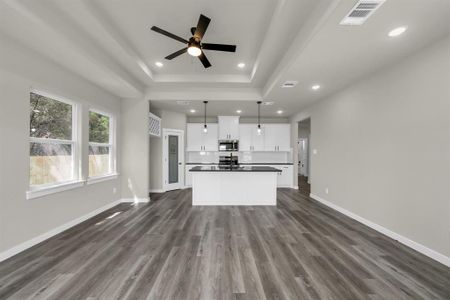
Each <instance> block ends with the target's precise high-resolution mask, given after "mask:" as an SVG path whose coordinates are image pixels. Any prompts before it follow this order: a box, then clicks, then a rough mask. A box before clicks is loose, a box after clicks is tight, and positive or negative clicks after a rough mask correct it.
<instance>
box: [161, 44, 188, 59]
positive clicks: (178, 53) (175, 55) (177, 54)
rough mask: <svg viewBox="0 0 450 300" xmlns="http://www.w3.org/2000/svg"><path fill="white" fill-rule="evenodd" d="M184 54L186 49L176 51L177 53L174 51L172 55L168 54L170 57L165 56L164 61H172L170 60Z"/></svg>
mask: <svg viewBox="0 0 450 300" xmlns="http://www.w3.org/2000/svg"><path fill="white" fill-rule="evenodd" d="M186 52H187V47H186V48H183V49H180V50H178V51H176V52H174V53H172V54H170V55H167V56H166V57H165V59H168V60H172V59H174V58H175V57H177V56H180V55H181V54H183V53H186Z"/></svg>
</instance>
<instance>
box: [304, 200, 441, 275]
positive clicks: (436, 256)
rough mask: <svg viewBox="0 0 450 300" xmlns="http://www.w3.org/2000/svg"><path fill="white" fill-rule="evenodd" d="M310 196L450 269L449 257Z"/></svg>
mask: <svg viewBox="0 0 450 300" xmlns="http://www.w3.org/2000/svg"><path fill="white" fill-rule="evenodd" d="M309 196H310V197H311V198H313V199H314V200H317V201H319V202H320V203H322V204H324V205H326V206H328V207H330V208H332V209H334V210H337V211H338V212H340V213H343V214H344V215H346V216H348V217H350V218H352V219H354V220H356V221H358V222H360V223H362V224H364V225H366V226H368V227H370V228H372V229H374V230H376V231H378V232H380V233H382V234H384V235H386V236H388V237H390V238H391V239H394V240H396V241H398V242H400V243H402V244H403V245H406V246H408V247H410V248H412V249H414V250H416V251H417V252H420V253H422V254H424V255H426V256H428V257H430V258H432V259H434V260H436V261H438V262H440V263H441V264H443V265H446V266H447V267H450V257H447V256H445V255H444V254H441V253H439V252H436V251H434V250H432V249H430V248H428V247H426V246H424V245H422V244H419V243H417V242H414V241H412V240H410V239H408V238H407V237H404V236H402V235H400V234H398V233H395V232H393V231H391V230H389V229H387V228H385V227H383V226H381V225H378V224H376V223H374V222H372V221H369V220H367V219H364V218H363V217H360V216H358V215H356V214H354V213H352V212H350V211H348V210H346V209H344V208H342V207H340V206H337V205H336V204H333V203H331V202H329V201H327V200H325V199H322V198H320V197H319V196H316V195H314V194H310V195H309Z"/></svg>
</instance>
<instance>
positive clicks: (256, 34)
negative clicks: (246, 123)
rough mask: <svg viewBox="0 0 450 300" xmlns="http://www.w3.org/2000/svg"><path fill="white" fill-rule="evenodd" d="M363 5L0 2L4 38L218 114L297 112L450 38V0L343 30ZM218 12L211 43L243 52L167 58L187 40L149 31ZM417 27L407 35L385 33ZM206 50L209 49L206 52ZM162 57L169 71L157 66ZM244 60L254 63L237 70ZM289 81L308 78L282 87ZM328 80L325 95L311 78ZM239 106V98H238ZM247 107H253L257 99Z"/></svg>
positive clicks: (157, 101) (95, 78)
mask: <svg viewBox="0 0 450 300" xmlns="http://www.w3.org/2000/svg"><path fill="white" fill-rule="evenodd" d="M355 3H356V0H278V1H276V0H245V1H242V0H227V1H223V0H148V1H143V0H140V1H139V0H133V1H125V0H114V1H112V0H40V1H36V0H0V38H1V37H2V36H6V37H7V39H4V41H13V42H15V43H18V44H20V45H23V46H24V47H27V48H30V49H32V50H34V51H36V52H38V53H40V54H41V55H43V56H45V57H47V58H49V59H51V60H53V61H54V62H56V63H58V64H60V65H62V66H64V67H65V68H67V69H69V70H71V71H73V72H75V73H77V74H79V75H81V76H82V77H84V78H85V79H87V80H89V81H91V82H92V83H94V84H96V85H98V86H100V87H102V88H104V89H105V90H108V91H110V92H111V93H113V94H116V95H118V96H121V97H136V96H142V95H145V97H147V98H148V99H149V100H153V102H152V103H153V105H154V106H156V107H161V108H162V107H165V108H167V107H172V108H173V109H174V110H177V111H183V110H186V108H185V107H181V108H180V107H178V106H176V105H174V104H173V103H174V101H175V100H190V101H192V102H191V103H192V105H193V106H196V105H197V104H198V103H201V101H202V100H210V101H211V102H214V101H216V103H214V104H211V107H213V106H214V107H215V108H214V109H216V110H217V111H218V113H220V114H225V113H226V112H227V111H229V110H231V111H232V110H235V109H237V108H239V107H240V108H241V109H243V110H244V115H245V116H254V112H252V107H254V106H255V105H256V104H255V101H257V100H267V101H274V102H275V105H274V106H272V107H271V108H270V109H268V110H267V111H265V114H266V115H267V116H269V115H271V114H272V115H273V116H277V114H276V110H278V109H282V110H283V111H284V112H285V113H284V116H288V115H291V114H294V113H296V112H297V111H298V110H300V109H301V108H302V107H305V106H307V105H310V104H311V103H313V102H314V101H318V100H319V99H321V98H323V97H324V96H326V95H329V94H330V93H334V92H336V91H338V90H339V89H342V88H343V87H345V86H347V85H349V84H351V83H352V82H354V81H356V80H358V79H360V78H362V77H364V76H367V75H368V74H371V73H373V72H375V71H376V70H378V69H380V68H383V67H385V66H389V65H391V64H393V63H395V62H396V61H398V60H400V59H402V58H403V57H406V56H408V55H410V54H412V53H413V52H415V51H417V50H419V49H421V48H423V47H425V46H427V45H430V44H431V43H433V42H435V41H438V40H439V39H441V38H442V37H444V36H447V35H449V34H450V1H449V0H387V1H386V2H385V4H383V5H382V6H381V8H380V9H379V10H377V11H376V12H375V13H374V14H373V15H372V17H370V18H369V20H368V21H367V22H366V23H365V24H364V25H362V26H340V25H339V22H340V20H341V19H342V18H343V17H344V16H345V15H346V14H347V13H348V11H349V10H350V9H351V8H352V7H353V6H354V5H355ZM200 13H202V14H205V15H207V16H208V17H210V18H211V19H212V21H211V23H210V26H209V28H208V30H207V33H206V35H205V37H204V41H205V42H211V43H226V44H236V45H237V52H236V53H225V52H214V51H208V52H207V56H208V58H209V60H210V61H211V63H212V65H213V66H212V67H211V68H209V69H204V68H203V67H202V65H201V64H200V62H199V61H198V60H197V59H196V58H192V57H190V56H189V55H187V54H185V55H182V56H180V57H178V58H176V59H174V60H172V61H167V60H164V56H166V55H168V54H170V53H172V52H174V51H176V50H178V49H181V48H182V47H183V44H182V43H179V42H177V41H175V40H171V39H169V38H167V37H165V36H162V35H160V34H157V33H155V32H153V31H151V30H150V27H151V26H153V25H156V26H158V27H161V28H163V29H166V30H168V31H170V32H173V33H175V34H177V35H179V36H181V37H184V38H188V37H189V29H190V27H193V26H195V25H196V22H197V20H198V17H199V14H200ZM399 25H407V26H408V30H407V32H406V33H405V34H404V35H402V36H400V37H398V38H395V39H393V38H388V37H387V32H388V31H389V30H390V29H392V28H394V27H396V26H399ZM205 52H206V51H205ZM156 61H161V62H163V63H164V67H162V68H158V67H156V66H155V62H156ZM239 62H244V63H245V64H246V67H245V68H244V69H239V68H237V64H238V63H239ZM286 80H296V81H299V84H298V85H297V86H296V87H294V88H292V89H282V88H281V87H280V85H281V84H282V82H284V81H286ZM315 83H318V84H320V85H321V86H322V88H321V89H320V90H319V91H312V90H311V89H310V87H311V85H312V84H315ZM229 101H233V102H229ZM247 102H249V103H247Z"/></svg>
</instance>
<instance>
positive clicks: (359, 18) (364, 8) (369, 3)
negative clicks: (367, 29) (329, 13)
mask: <svg viewBox="0 0 450 300" xmlns="http://www.w3.org/2000/svg"><path fill="white" fill-rule="evenodd" d="M385 1H386V0H361V1H358V3H356V5H355V6H353V8H352V9H351V10H350V12H349V13H348V14H347V16H346V17H345V18H344V19H342V21H341V23H340V24H341V25H362V24H364V22H365V21H366V20H367V19H368V18H369V17H370V16H371V15H372V14H373V13H374V12H375V11H376V10H377V9H378V8H379V7H380V6H381V4H383V3H384V2H385Z"/></svg>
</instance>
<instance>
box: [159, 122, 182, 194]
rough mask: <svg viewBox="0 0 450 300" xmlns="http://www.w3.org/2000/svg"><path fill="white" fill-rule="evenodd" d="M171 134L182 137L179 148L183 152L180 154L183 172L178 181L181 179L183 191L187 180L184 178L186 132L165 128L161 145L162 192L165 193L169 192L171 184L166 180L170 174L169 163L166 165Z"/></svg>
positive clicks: (180, 183)
mask: <svg viewBox="0 0 450 300" xmlns="http://www.w3.org/2000/svg"><path fill="white" fill-rule="evenodd" d="M170 134H173V135H178V136H179V137H180V140H179V144H178V145H179V146H178V149H179V150H181V151H180V152H179V153H180V156H179V157H180V162H181V167H179V170H180V169H181V170H182V171H179V172H178V179H179V188H180V189H182V188H184V185H185V184H184V180H185V178H184V169H185V164H184V151H185V148H184V147H185V145H184V130H179V129H169V128H163V130H162V136H161V137H162V143H161V146H162V155H161V158H162V161H161V163H162V174H161V180H162V181H161V183H162V190H163V192H167V191H168V190H169V187H168V185H169V183H168V182H167V181H166V178H167V177H168V173H169V170H168V167H167V163H166V161H168V156H167V151H166V149H167V147H168V142H169V141H168V138H167V137H168V136H169V135H170Z"/></svg>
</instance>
